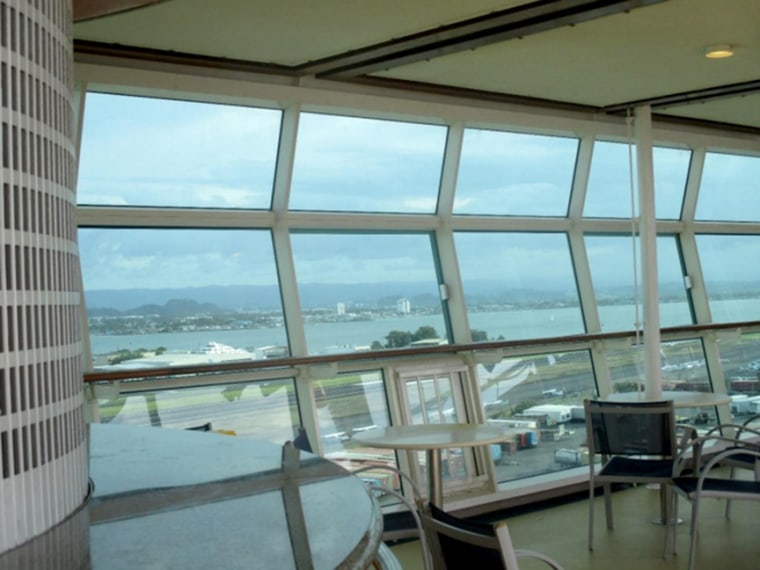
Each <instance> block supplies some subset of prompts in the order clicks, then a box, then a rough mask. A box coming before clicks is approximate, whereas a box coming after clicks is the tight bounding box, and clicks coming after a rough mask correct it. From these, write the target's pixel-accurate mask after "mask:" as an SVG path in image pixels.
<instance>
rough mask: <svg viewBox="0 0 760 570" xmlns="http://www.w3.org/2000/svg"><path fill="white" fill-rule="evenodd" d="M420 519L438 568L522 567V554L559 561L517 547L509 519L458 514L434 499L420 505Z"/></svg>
mask: <svg viewBox="0 0 760 570" xmlns="http://www.w3.org/2000/svg"><path fill="white" fill-rule="evenodd" d="M419 516H420V520H421V521H422V528H423V530H424V532H425V536H426V537H427V541H428V546H429V548H430V554H431V558H432V560H433V567H434V568H436V570H460V569H461V568H478V570H505V569H506V570H519V568H520V567H519V565H518V562H517V561H518V559H519V558H535V559H537V560H540V561H542V562H544V563H545V564H546V565H547V566H549V567H550V568H554V569H555V570H562V566H560V565H559V563H558V562H556V561H555V560H553V559H551V558H549V557H548V556H546V555H544V554H541V553H539V552H535V551H533V550H524V549H518V550H516V549H515V548H514V546H513V544H512V537H511V536H510V534H509V528H508V527H507V523H505V522H500V523H496V524H490V523H483V522H476V521H469V520H465V519H460V518H459V517H455V516H453V515H451V514H449V513H447V512H445V511H443V510H441V509H439V508H438V507H436V506H435V505H433V504H431V503H426V504H425V505H423V506H422V507H421V508H420V511H419Z"/></svg>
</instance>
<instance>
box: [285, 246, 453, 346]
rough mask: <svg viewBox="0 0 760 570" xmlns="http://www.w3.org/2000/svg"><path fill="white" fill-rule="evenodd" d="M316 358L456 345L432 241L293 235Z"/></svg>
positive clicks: (309, 341) (308, 337) (306, 321)
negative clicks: (441, 294)
mask: <svg viewBox="0 0 760 570" xmlns="http://www.w3.org/2000/svg"><path fill="white" fill-rule="evenodd" d="M291 243H292V249H293V259H294V263H295V269H296V275H297V281H298V293H299V298H300V301H301V311H302V315H303V319H304V332H305V334H306V341H307V345H308V349H309V353H310V354H330V353H336V352H337V353H341V352H353V351H357V350H368V349H372V350H380V349H383V348H405V347H413V346H421V345H426V344H444V343H446V342H448V333H447V329H446V324H445V322H444V318H443V313H442V309H441V301H440V298H439V292H438V279H437V272H436V268H435V264H434V262H433V250H432V247H431V240H430V236H429V235H427V234H348V233H342V234H322V233H294V234H292V235H291Z"/></svg>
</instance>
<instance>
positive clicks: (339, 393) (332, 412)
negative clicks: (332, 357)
mask: <svg viewBox="0 0 760 570" xmlns="http://www.w3.org/2000/svg"><path fill="white" fill-rule="evenodd" d="M314 400H315V402H316V405H317V410H316V411H317V426H318V428H319V437H320V439H321V443H322V450H323V452H324V456H325V457H327V458H329V459H330V460H332V461H335V462H337V463H339V464H340V465H342V466H343V467H345V468H346V469H348V470H349V471H355V470H357V469H363V470H362V473H361V475H360V477H362V478H363V479H367V480H372V481H373V482H375V483H379V484H381V485H387V486H388V487H389V488H391V489H396V490H398V489H400V488H401V482H400V481H399V478H398V475H396V474H394V473H393V472H391V471H389V470H383V469H371V468H370V469H367V470H364V468H365V467H367V468H369V467H372V466H373V465H379V466H383V465H385V466H390V467H394V468H395V467H397V462H396V454H395V452H394V451H393V450H392V449H377V448H369V447H365V446H363V445H360V444H357V443H355V442H353V441H352V440H351V436H352V435H353V434H354V433H357V432H360V431H364V430H368V429H372V428H375V427H387V426H388V425H390V421H389V417H390V416H389V414H388V405H387V400H386V396H385V387H384V384H383V376H382V373H381V372H380V371H378V370H372V371H368V372H351V373H346V374H339V375H337V376H335V377H334V378H326V379H323V380H315V381H314Z"/></svg>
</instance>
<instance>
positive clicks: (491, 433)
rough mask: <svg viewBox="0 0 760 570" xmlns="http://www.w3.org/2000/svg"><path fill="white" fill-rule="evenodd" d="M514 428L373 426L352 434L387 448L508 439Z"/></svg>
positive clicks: (438, 446) (465, 444)
mask: <svg viewBox="0 0 760 570" xmlns="http://www.w3.org/2000/svg"><path fill="white" fill-rule="evenodd" d="M514 433H515V430H512V429H511V428H503V427H499V426H494V425H488V424H423V425H403V426H389V427H384V428H375V429H371V430H367V431H362V432H359V433H355V434H354V435H352V436H351V439H352V440H353V441H355V442H357V443H361V444H363V445H369V446H372V447H379V448H390V449H447V448H450V447H474V446H478V445H488V444H489V443H498V442H501V441H505V440H507V439H509V438H510V437H511V436H512V435H514Z"/></svg>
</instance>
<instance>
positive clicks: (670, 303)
mask: <svg viewBox="0 0 760 570" xmlns="http://www.w3.org/2000/svg"><path fill="white" fill-rule="evenodd" d="M585 241H586V252H587V254H588V262H589V266H590V268H591V280H592V281H593V283H594V293H595V295H596V304H597V307H598V310H599V320H600V321H601V327H602V332H613V331H630V330H635V329H636V328H637V320H638V322H639V323H641V322H643V318H644V312H643V293H642V292H643V286H642V269H641V262H640V259H641V245H640V242H639V241H638V239H637V241H636V268H635V271H636V282H637V283H634V266H633V242H632V237H631V236H595V235H587V236H586V237H585ZM657 270H658V271H657V283H658V289H659V298H660V326H662V327H672V326H678V325H689V324H692V317H691V307H690V305H689V300H688V297H687V294H686V287H685V285H684V278H683V271H682V269H681V261H680V256H679V253H678V248H677V243H676V238H675V237H673V236H660V237H658V238H657ZM637 304H638V313H637ZM641 327H642V325H641V324H640V325H639V328H641Z"/></svg>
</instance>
